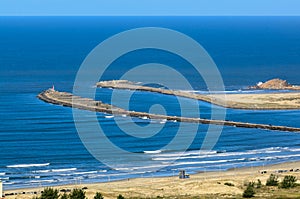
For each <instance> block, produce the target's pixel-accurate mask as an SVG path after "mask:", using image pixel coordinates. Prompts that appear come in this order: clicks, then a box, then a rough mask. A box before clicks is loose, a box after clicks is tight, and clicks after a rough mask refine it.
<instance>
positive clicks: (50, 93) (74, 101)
mask: <svg viewBox="0 0 300 199" xmlns="http://www.w3.org/2000/svg"><path fill="white" fill-rule="evenodd" d="M37 97H38V98H39V99H41V100H43V101H45V102H47V103H52V104H58V105H62V106H66V107H72V108H78V109H83V110H89V111H95V112H102V113H107V114H113V115H128V116H131V117H140V118H143V117H147V118H149V119H161V120H166V121H177V122H187V123H201V124H214V125H225V126H233V127H241V128H255V129H265V130H277V131H287V132H300V128H297V127H288V126H276V125H267V124H255V123H246V122H235V121H227V120H212V119H202V118H189V117H179V116H168V115H159V114H151V113H146V112H136V111H129V110H125V109H122V108H119V107H116V106H113V105H110V104H106V103H103V102H101V101H96V100H93V99H89V98H83V97H80V96H75V95H73V94H71V93H68V92H59V91H55V90H53V89H48V90H46V91H43V92H41V93H40V94H39V95H38V96H37Z"/></svg>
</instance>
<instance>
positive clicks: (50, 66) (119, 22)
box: [0, 17, 300, 189]
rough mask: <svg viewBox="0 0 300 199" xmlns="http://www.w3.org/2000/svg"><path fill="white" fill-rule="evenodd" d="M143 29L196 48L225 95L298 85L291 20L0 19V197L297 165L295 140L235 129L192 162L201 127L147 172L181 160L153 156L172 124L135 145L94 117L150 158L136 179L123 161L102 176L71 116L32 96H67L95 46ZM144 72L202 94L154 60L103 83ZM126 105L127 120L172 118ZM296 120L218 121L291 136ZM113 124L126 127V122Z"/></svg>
mask: <svg viewBox="0 0 300 199" xmlns="http://www.w3.org/2000/svg"><path fill="white" fill-rule="evenodd" d="M147 26H154V27H165V28H171V29H174V30H177V31H180V32H182V33H185V34H187V35H189V36H190V37H192V38H193V39H195V40H197V41H198V42H199V43H200V44H201V45H203V47H204V48H205V49H206V50H207V51H208V53H209V54H210V55H211V56H212V58H213V59H214V61H215V62H216V64H217V66H218V67H219V70H220V72H221V74H222V76H223V80H224V83H225V87H226V90H228V91H230V92H241V91H238V90H239V89H242V90H243V89H245V88H246V87H247V86H248V85H253V84H255V83H257V82H259V81H265V80H268V79H271V78H275V77H280V78H283V79H287V80H288V81H289V82H290V83H292V84H300V79H299V76H300V29H299V26H300V18H299V17H282V18H280V17H273V18H272V17H269V18H266V17H253V18H247V17H241V18H231V17H211V18H206V17H202V18H201V17H200V18H199V17H181V18H178V17H177V18H176V17H164V18H147V17H142V18H135V17H127V18H126V17H125V18H124V17H123V18H119V17H70V18H64V17H52V18H48V17H38V18H33V17H25V18H24V17H1V18H0V36H1V37H0V84H1V86H0V94H1V98H0V99H1V103H0V143H1V149H2V150H0V157H1V159H0V179H1V180H2V181H3V182H4V186H5V189H10V188H16V187H27V186H40V185H42V186H46V185H55V184H64V183H76V182H79V181H81V182H99V181H107V180H108V179H111V180H114V179H123V178H130V177H140V176H164V175H172V174H173V173H174V172H177V170H178V169H181V168H184V169H186V170H187V171H188V172H189V173H193V172H197V171H204V170H219V169H227V168H232V167H243V166H254V165H263V164H273V163H278V162H287V161H293V160H300V153H299V151H300V135H299V134H296V133H287V132H275V131H264V130H259V129H243V128H234V127H224V129H223V133H222V135H221V137H220V140H219V142H218V143H217V144H216V146H215V147H214V149H213V150H212V151H210V152H207V153H203V154H199V153H198V151H197V150H199V148H200V146H201V143H202V141H203V138H204V136H205V133H206V130H207V125H200V127H199V129H198V133H197V135H196V138H195V139H194V142H193V143H192V144H191V146H190V147H189V150H188V151H186V152H184V154H183V155H182V156H181V158H180V159H179V160H177V161H176V162H174V163H173V164H172V165H171V166H169V167H166V168H163V169H160V170H159V171H157V172H148V171H149V170H150V167H151V166H152V167H153V166H154V167H155V166H161V164H162V163H164V164H167V163H170V162H172V161H173V160H174V157H176V156H177V154H178V153H179V152H180V151H157V150H159V149H160V148H161V147H163V146H165V145H166V144H168V143H169V142H170V141H171V140H172V138H173V137H174V136H175V134H176V131H175V130H176V129H177V128H178V126H179V124H178V123H172V122H167V123H164V124H160V122H158V124H157V125H164V128H163V129H162V131H161V132H160V133H159V134H157V135H156V136H154V137H153V138H152V139H141V140H137V138H134V137H131V136H128V135H126V134H124V133H123V132H122V130H120V129H119V128H118V127H117V126H116V124H115V122H114V118H107V117H105V116H106V115H104V114H97V117H98V121H99V124H100V125H101V127H102V128H103V129H108V130H109V131H107V132H108V133H107V136H108V137H109V138H110V139H111V141H112V142H113V143H115V144H116V145H118V146H119V147H121V148H123V149H126V150H129V151H133V152H137V153H145V151H152V152H155V153H151V155H150V159H148V161H146V162H145V163H144V167H143V169H142V170H137V169H136V168H133V167H130V164H129V166H128V165H125V164H124V162H126V160H124V159H122V157H120V159H117V160H116V164H117V166H116V168H115V169H110V168H108V167H107V166H105V165H104V164H102V163H101V162H99V161H97V160H96V159H95V158H94V157H93V156H92V155H90V154H89V152H88V151H87V150H86V149H85V147H84V145H83V144H82V142H81V140H80V138H79V136H78V134H77V131H76V128H75V125H74V122H73V116H72V110H71V109H70V108H67V107H62V106H56V105H52V104H47V103H44V102H42V101H40V100H38V99H37V98H36V95H37V94H38V93H39V92H41V91H42V90H45V89H47V88H49V87H51V86H52V85H53V84H54V85H55V86H56V89H57V90H60V91H72V87H73V83H74V78H75V76H76V73H77V70H78V68H79V67H80V65H81V63H82V61H83V60H84V58H85V57H86V56H87V54H88V53H89V52H90V51H91V50H92V49H93V48H94V47H95V46H96V45H98V44H99V43H100V42H101V41H103V40H105V39H106V38H108V37H110V36H112V35H113V34H116V33H118V32H120V31H124V30H128V29H131V28H138V27H147ZM149 62H158V63H163V64H167V65H172V66H174V67H175V68H177V69H179V70H182V71H184V73H185V75H186V76H188V77H189V79H190V81H191V83H192V85H193V86H194V89H196V90H199V91H205V90H206V86H205V84H204V83H203V81H202V80H201V79H200V80H199V78H197V77H195V76H194V75H193V72H192V71H190V70H189V69H188V67H187V65H188V64H187V63H186V62H185V61H184V60H182V59H179V58H178V57H176V56H174V55H173V54H170V53H167V52H163V51H158V50H144V51H136V52H132V53H128V54H127V55H125V56H123V57H121V58H120V59H118V60H116V61H115V62H114V63H113V64H112V65H111V68H110V70H109V71H108V72H107V73H106V74H105V76H104V77H103V79H116V78H118V77H119V76H120V74H122V72H124V71H126V70H128V69H129V68H130V67H132V66H135V65H138V64H142V63H149ZM91 86H92V85H91ZM111 92H112V91H111V90H110V89H98V92H97V99H99V100H102V101H104V102H109V101H110V95H111ZM119 92H120V93H121V94H122V92H129V91H119ZM186 100H187V102H190V103H195V102H194V101H193V100H188V99H186ZM132 102H133V103H132V105H131V107H130V108H131V109H132V110H136V111H148V110H149V107H150V106H151V105H152V104H156V103H158V102H159V103H162V104H163V105H164V107H165V108H166V110H167V112H168V114H170V115H178V114H180V112H179V108H178V104H177V101H176V98H175V97H171V96H164V95H159V94H153V93H145V92H136V93H134V94H133V97H132ZM134 102H138V103H134ZM199 107H200V110H201V116H202V117H206V118H208V117H210V109H211V106H210V105H209V104H207V103H204V102H199ZM192 114H193V112H191V115H192ZM299 116H300V111H247V110H231V109H228V110H227V116H226V119H228V120H236V121H245V122H257V123H264V124H278V125H286V126H295V127H300V123H299ZM119 119H120V120H121V121H122V122H123V123H124V124H125V125H126V124H127V123H128V124H129V123H130V122H132V121H131V120H130V119H129V118H119ZM133 120H134V122H136V123H137V124H138V125H140V126H145V125H147V124H149V121H147V120H143V119H140V118H134V119H133ZM85 122H89V118H87V121H85ZM183 125H188V124H183ZM154 128H155V125H154ZM188 135H189V134H188V132H187V136H188ZM149 163H150V164H151V165H149ZM141 164H143V163H141ZM124 165H125V166H126V167H124ZM124 171H125V173H124Z"/></svg>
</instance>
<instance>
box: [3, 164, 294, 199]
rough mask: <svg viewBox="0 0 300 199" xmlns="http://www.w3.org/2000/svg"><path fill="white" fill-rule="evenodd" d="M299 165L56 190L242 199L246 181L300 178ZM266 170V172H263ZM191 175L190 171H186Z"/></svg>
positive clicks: (110, 195)
mask: <svg viewBox="0 0 300 199" xmlns="http://www.w3.org/2000/svg"><path fill="white" fill-rule="evenodd" d="M291 169H294V171H290V170H291ZM295 169H300V161H299V162H291V163H282V164H277V165H269V166H260V167H248V168H237V169H230V170H228V171H220V172H204V173H198V174H194V175H190V178H189V179H179V178H178V176H174V177H157V178H156V177H154V178H136V179H128V180H122V181H114V182H105V183H94V184H80V185H64V186H56V187H54V188H57V189H74V188H83V187H87V189H86V190H85V191H86V195H87V197H88V198H93V196H94V194H95V193H96V192H101V193H102V195H103V196H104V198H116V197H117V196H118V195H119V194H122V195H123V196H125V197H127V198H129V197H131V198H132V197H137V198H147V197H152V198H156V197H157V196H160V197H171V198H172V197H181V198H187V197H193V196H197V197H199V196H209V197H212V198H215V197H222V198H223V197H236V196H237V197H240V196H241V195H242V193H243V190H244V189H245V186H244V185H245V184H247V182H251V181H256V182H257V180H258V179H260V180H261V181H262V183H263V184H265V182H266V180H267V178H268V177H269V175H270V174H271V173H275V174H276V175H278V176H279V179H280V180H281V179H282V178H283V177H284V176H285V175H294V176H297V178H298V179H300V171H295ZM278 170H287V172H283V173H278V172H277V171H278ZM261 171H266V173H263V174H262V173H261ZM187 172H188V171H187ZM225 182H229V183H232V184H234V186H227V185H224V183H225ZM41 190H43V188H30V189H18V190H7V191H5V193H22V192H26V193H27V192H34V191H36V192H40V191H41ZM33 196H35V194H28V193H27V194H19V195H13V196H6V197H5V198H7V199H12V198H17V199H23V198H32V197H33Z"/></svg>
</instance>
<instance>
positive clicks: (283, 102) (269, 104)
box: [96, 80, 300, 110]
mask: <svg viewBox="0 0 300 199" xmlns="http://www.w3.org/2000/svg"><path fill="white" fill-rule="evenodd" d="M96 85H97V87H101V88H113V89H128V90H137V91H147V92H153V93H160V94H165V95H174V96H179V97H185V98H190V99H195V100H201V101H204V102H208V103H212V104H215V105H218V106H221V107H225V108H233V109H247V110H295V109H300V92H285V93H262V94H257V93H255V94H249V93H247V94H226V95H225V94H208V95H204V94H196V93H191V92H187V91H180V90H169V89H164V88H154V87H149V86H143V85H141V84H139V83H135V82H131V81H128V80H111V81H101V82H98V83H97V84H96Z"/></svg>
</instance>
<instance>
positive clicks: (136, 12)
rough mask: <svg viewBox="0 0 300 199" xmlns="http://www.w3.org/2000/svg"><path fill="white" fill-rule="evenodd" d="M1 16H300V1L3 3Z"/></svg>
mask: <svg viewBox="0 0 300 199" xmlns="http://www.w3.org/2000/svg"><path fill="white" fill-rule="evenodd" d="M0 16H300V0H85V1H84V0H0Z"/></svg>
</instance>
